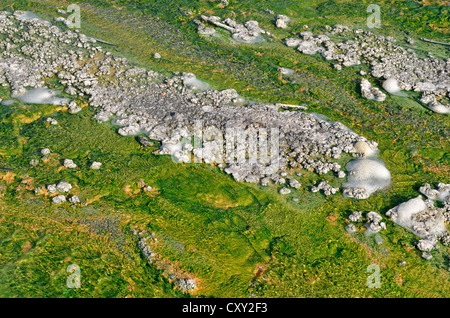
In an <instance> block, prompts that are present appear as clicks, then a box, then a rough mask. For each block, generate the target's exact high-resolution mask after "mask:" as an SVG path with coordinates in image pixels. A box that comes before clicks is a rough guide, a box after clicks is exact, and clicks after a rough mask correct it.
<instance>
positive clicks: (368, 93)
mask: <svg viewBox="0 0 450 318" xmlns="http://www.w3.org/2000/svg"><path fill="white" fill-rule="evenodd" d="M361 94H362V95H363V96H364V97H365V98H367V99H373V100H376V101H378V102H382V101H384V100H385V99H386V95H385V94H384V93H383V92H382V91H381V90H380V89H379V88H377V87H373V86H372V84H370V82H369V81H368V80H367V79H365V78H363V79H362V80H361Z"/></svg>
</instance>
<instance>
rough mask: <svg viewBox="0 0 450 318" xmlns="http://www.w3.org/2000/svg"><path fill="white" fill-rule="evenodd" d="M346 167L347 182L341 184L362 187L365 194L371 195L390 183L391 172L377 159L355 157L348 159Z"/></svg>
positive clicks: (349, 186)
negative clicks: (354, 158)
mask: <svg viewBox="0 0 450 318" xmlns="http://www.w3.org/2000/svg"><path fill="white" fill-rule="evenodd" d="M346 168H347V170H348V171H349V174H348V182H346V183H344V184H343V185H342V186H343V187H344V188H358V189H364V190H365V192H366V193H367V195H371V194H372V193H374V192H375V191H377V190H381V189H383V188H386V187H387V186H389V184H390V183H391V173H390V172H389V170H388V169H386V167H385V166H384V163H383V162H381V161H379V160H375V159H356V160H352V161H350V162H349V163H348V164H347V166H346Z"/></svg>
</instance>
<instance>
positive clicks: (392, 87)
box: [383, 78, 408, 97]
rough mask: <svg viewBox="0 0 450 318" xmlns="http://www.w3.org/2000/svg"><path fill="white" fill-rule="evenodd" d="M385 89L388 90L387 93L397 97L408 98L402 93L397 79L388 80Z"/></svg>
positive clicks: (384, 83)
mask: <svg viewBox="0 0 450 318" xmlns="http://www.w3.org/2000/svg"><path fill="white" fill-rule="evenodd" d="M383 88H384V89H385V90H386V92H388V93H390V94H392V95H397V96H403V97H408V95H407V94H406V93H402V92H401V90H402V89H401V88H400V86H399V85H398V81H397V80H396V79H395V78H388V79H387V80H385V81H384V82H383Z"/></svg>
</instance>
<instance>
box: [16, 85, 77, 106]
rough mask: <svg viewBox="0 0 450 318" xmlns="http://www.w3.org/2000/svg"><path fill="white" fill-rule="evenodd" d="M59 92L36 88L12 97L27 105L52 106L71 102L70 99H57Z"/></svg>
mask: <svg viewBox="0 0 450 318" xmlns="http://www.w3.org/2000/svg"><path fill="white" fill-rule="evenodd" d="M58 94H59V92H58V91H56V90H51V89H48V88H34V89H32V90H29V91H27V92H26V93H25V94H22V95H13V96H11V97H13V98H16V99H18V100H20V101H21V102H22V103H26V104H52V105H64V104H66V103H68V102H69V101H70V99H68V98H62V97H56V95H58Z"/></svg>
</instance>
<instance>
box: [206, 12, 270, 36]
mask: <svg viewBox="0 0 450 318" xmlns="http://www.w3.org/2000/svg"><path fill="white" fill-rule="evenodd" d="M201 19H202V20H203V21H205V22H207V23H210V24H213V25H215V26H217V27H220V28H222V29H225V30H227V31H230V32H231V34H232V37H233V39H235V40H236V41H239V42H244V43H254V42H260V41H263V40H264V38H263V37H262V36H261V34H267V35H270V33H268V32H266V31H264V30H263V29H261V28H260V27H259V23H258V22H257V21H254V20H250V21H247V22H245V23H244V24H240V23H237V22H236V21H235V20H233V19H231V18H226V19H224V20H222V19H221V18H220V17H217V16H210V17H207V16H205V15H202V16H201ZM197 24H198V25H199V29H198V31H199V33H201V34H212V33H214V32H212V31H211V30H209V29H211V28H206V27H205V25H204V24H203V23H199V22H197ZM213 30H214V29H213Z"/></svg>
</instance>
